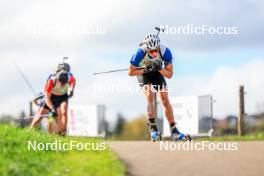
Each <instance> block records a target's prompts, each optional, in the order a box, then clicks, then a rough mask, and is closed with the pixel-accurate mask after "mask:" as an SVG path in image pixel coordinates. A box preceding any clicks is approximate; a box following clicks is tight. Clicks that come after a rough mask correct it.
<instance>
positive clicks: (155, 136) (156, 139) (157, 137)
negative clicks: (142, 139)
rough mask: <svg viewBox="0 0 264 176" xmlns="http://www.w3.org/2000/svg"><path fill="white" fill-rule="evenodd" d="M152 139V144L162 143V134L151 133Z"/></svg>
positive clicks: (157, 132)
mask: <svg viewBox="0 0 264 176" xmlns="http://www.w3.org/2000/svg"><path fill="white" fill-rule="evenodd" d="M150 139H151V141H152V142H156V141H161V133H160V132H159V131H151V132H150Z"/></svg>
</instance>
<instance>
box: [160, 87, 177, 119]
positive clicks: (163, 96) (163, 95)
mask: <svg viewBox="0 0 264 176" xmlns="http://www.w3.org/2000/svg"><path fill="white" fill-rule="evenodd" d="M159 95H160V100H161V103H162V106H163V109H164V112H165V116H166V118H167V120H168V122H169V124H171V123H173V122H175V121H174V115H173V109H172V106H171V103H170V100H169V97H168V91H166V90H161V91H160V92H159Z"/></svg>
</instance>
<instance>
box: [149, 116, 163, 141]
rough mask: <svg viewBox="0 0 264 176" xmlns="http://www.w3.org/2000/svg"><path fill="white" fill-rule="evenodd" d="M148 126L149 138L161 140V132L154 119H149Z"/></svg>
mask: <svg viewBox="0 0 264 176" xmlns="http://www.w3.org/2000/svg"><path fill="white" fill-rule="evenodd" d="M148 126H149V132H150V140H151V141H152V142H155V141H161V133H160V131H159V130H158V127H157V124H156V122H155V119H149V123H148Z"/></svg>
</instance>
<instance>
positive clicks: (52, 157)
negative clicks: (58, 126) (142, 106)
mask: <svg viewBox="0 0 264 176" xmlns="http://www.w3.org/2000/svg"><path fill="white" fill-rule="evenodd" d="M56 140H57V141H59V140H60V141H61V143H69V142H70V141H78V142H81V143H83V144H84V143H90V144H92V143H93V144H96V143H97V144H98V143H100V142H101V141H100V140H99V139H90V138H74V137H64V138H63V137H59V136H55V135H48V134H45V133H42V132H39V131H32V130H28V129H19V128H15V127H11V126H7V125H5V126H3V125H0V175H1V176H16V175H17V176H34V175H38V176H42V175H43V176H78V175H81V176H85V175H88V176H89V175H91V176H119V175H120V176H121V175H125V167H124V165H123V164H122V163H121V162H120V161H119V160H118V159H117V157H116V156H115V155H114V154H113V153H112V152H111V151H110V150H109V149H108V148H107V149H106V150H103V151H98V150H93V151H87V150H81V151H79V150H71V151H52V150H45V151H39V150H38V151H34V150H28V141H31V142H34V141H36V142H37V143H40V142H41V143H52V142H54V141H56Z"/></svg>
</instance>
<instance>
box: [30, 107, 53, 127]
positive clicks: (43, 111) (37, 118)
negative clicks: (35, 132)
mask: <svg viewBox="0 0 264 176" xmlns="http://www.w3.org/2000/svg"><path fill="white" fill-rule="evenodd" d="M48 112H49V110H47V109H46V108H44V107H40V108H39V109H38V111H37V112H36V115H35V117H34V119H33V120H32V122H31V125H30V128H31V129H32V128H36V127H38V126H39V122H40V120H41V118H42V117H41V116H42V115H45V114H48Z"/></svg>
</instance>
